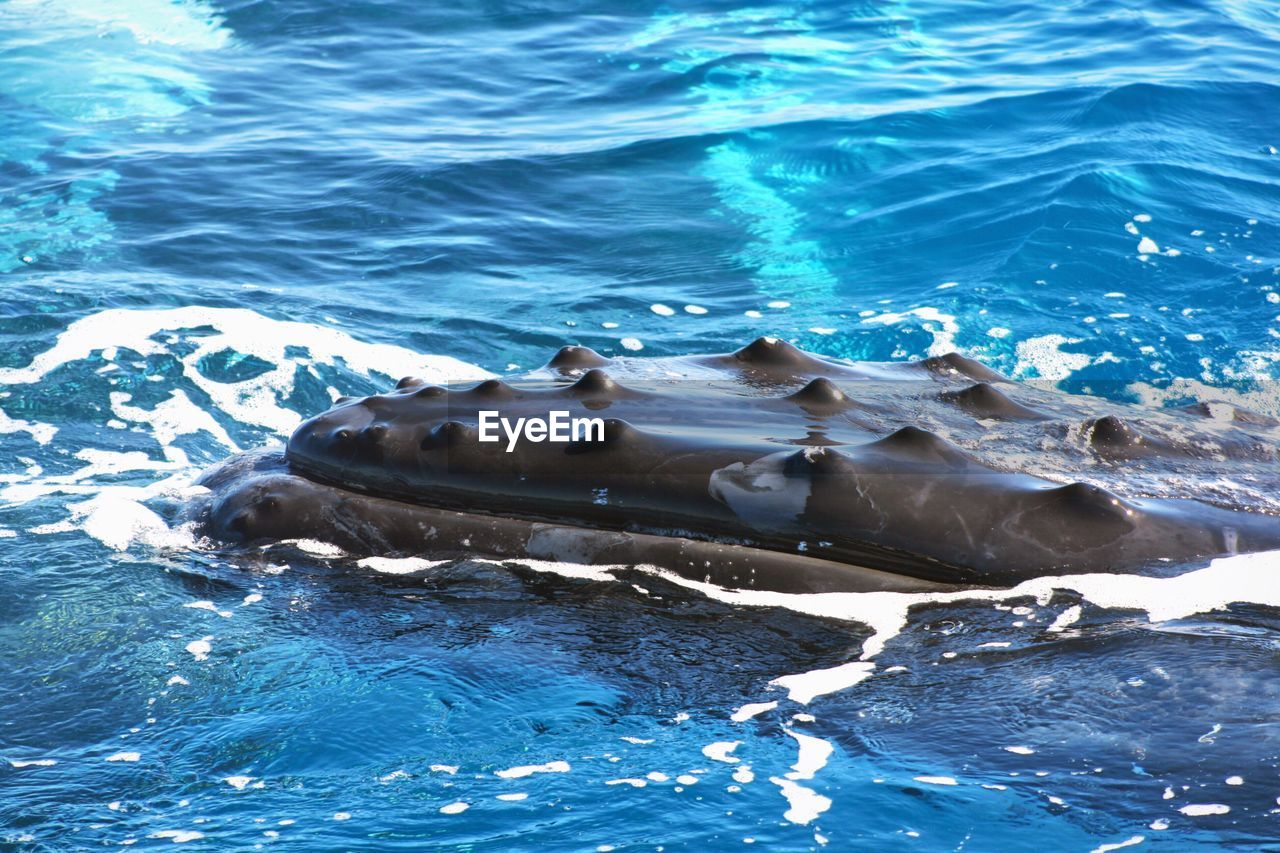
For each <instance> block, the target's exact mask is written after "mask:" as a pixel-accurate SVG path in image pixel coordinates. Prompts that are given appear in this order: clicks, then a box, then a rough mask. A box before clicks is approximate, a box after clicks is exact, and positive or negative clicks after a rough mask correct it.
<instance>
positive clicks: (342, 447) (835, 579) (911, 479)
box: [198, 338, 1280, 591]
mask: <svg viewBox="0 0 1280 853" xmlns="http://www.w3.org/2000/svg"><path fill="white" fill-rule="evenodd" d="M1207 411H1208V409H1204V408H1200V407H1196V406H1194V405H1193V406H1184V407H1183V408H1180V409H1174V408H1167V409H1158V408H1153V407H1142V406H1135V405H1130V404H1125V403H1117V402H1112V401H1109V400H1104V399H1100V398H1097V397H1090V396H1084V395H1073V394H1066V393H1062V392H1060V391H1057V390H1054V389H1053V388H1049V387H1041V386H1038V385H1035V384H1034V383H1023V382H1012V381H1010V380H1008V379H1006V378H1005V377H1003V376H1000V375H999V374H997V373H996V372H995V371H992V370H991V369H990V368H988V367H986V366H984V365H982V364H981V363H979V362H977V361H974V360H972V359H969V358H966V357H963V356H960V355H956V354H950V355H943V356H937V357H932V358H928V359H925V360H923V361H919V362H902V363H873V362H850V361H842V360H835V359H830V358H825V357H823V356H820V355H815V354H812V353H808V352H805V351H803V350H801V349H798V348H797V347H795V346H793V345H792V344H790V343H787V342H785V341H782V340H780V339H777V338H761V339H759V340H757V341H755V342H754V343H751V344H749V345H747V346H745V347H743V348H741V349H739V350H737V351H735V352H732V353H727V354H723V355H710V356H685V357H677V358H635V357H617V358H606V357H604V356H602V355H600V354H598V353H596V352H594V351H592V350H590V349H588V348H586V347H581V346H567V347H564V348H563V349H561V350H560V351H559V352H558V353H556V354H555V356H554V357H552V358H551V359H550V361H548V362H547V364H546V366H545V367H543V368H540V369H538V370H535V371H532V372H530V373H526V374H523V375H519V376H509V377H505V378H504V379H490V380H485V381H483V382H480V383H476V384H468V385H465V386H449V387H444V386H439V385H432V384H429V383H428V382H427V381H425V380H423V379H418V378H414V377H406V378H405V379H402V380H401V381H400V382H399V383H397V384H396V386H395V388H394V389H393V390H390V391H388V392H387V393H384V394H375V395H371V396H368V397H361V398H339V400H338V401H337V402H336V403H335V404H334V406H333V407H332V408H331V409H329V410H328V411H326V412H323V413H321V414H319V415H317V416H315V417H313V418H310V419H309V420H306V421H305V422H303V423H302V424H301V425H300V426H299V427H298V428H297V430H296V431H295V432H294V433H293V436H292V437H291V438H290V440H289V442H288V445H287V447H286V448H285V450H284V451H283V453H279V452H262V453H255V454H247V455H242V456H240V457H235V458H233V459H231V460H228V461H227V462H225V463H223V464H222V465H220V466H217V467H216V468H214V469H212V470H211V471H210V472H207V473H206V475H205V477H204V478H203V483H204V485H206V486H208V487H209V488H210V490H211V492H210V496H209V498H208V500H207V501H206V502H205V503H204V504H203V505H202V506H201V508H200V509H199V511H198V514H199V518H200V520H201V522H202V523H203V525H204V528H205V530H206V531H207V532H208V533H209V534H210V535H211V536H213V537H215V538H218V539H221V540H224V541H228V542H231V543H243V542H261V541H270V540H283V539H299V538H308V539H320V540H325V541H329V542H333V543H334V544H336V545H339V546H340V547H342V548H344V549H346V550H347V551H348V552H350V553H352V554H361V555H372V554H377V555H393V556H394V555H422V556H435V557H440V556H442V555H444V556H465V555H467V554H474V555H481V556H490V557H499V558H503V559H517V558H520V557H528V558H538V559H559V560H565V561H569V562H584V563H597V564H600V563H609V564H617V563H622V564H638V563H646V564H652V565H656V566H658V567H660V568H664V569H667V570H670V571H673V572H677V573H679V574H681V575H684V576H687V577H692V578H695V579H697V580H707V581H711V582H714V583H720V584H724V585H730V586H737V587H746V588H761V589H773V590H780V591H829V590H863V589H893V590H897V589H926V588H933V587H935V586H938V585H951V584H968V585H974V584H977V585H992V584H1006V583H1012V582H1016V581H1018V580H1022V579H1025V578H1028V577H1035V576H1040V575H1047V574H1064V573H1078V572H1096V571H1108V572H1117V571H1160V570H1161V569H1162V567H1163V566H1164V565H1167V564H1171V563H1173V564H1176V563H1178V562H1179V561H1181V562H1186V561H1188V560H1192V559H1199V558H1204V557H1210V556H1215V555H1221V554H1228V553H1235V552H1241V551H1253V550H1262V549H1268V548H1275V547H1280V516H1278V515H1277V512H1280V505H1278V504H1277V502H1276V498H1275V497H1274V496H1276V495H1278V494H1280V492H1277V490H1276V486H1280V462H1278V460H1277V454H1276V443H1275V440H1276V436H1275V435H1273V434H1272V430H1273V429H1275V428H1276V427H1275V422H1274V421H1272V420H1270V419H1268V418H1266V417H1264V416H1254V417H1240V416H1233V417H1230V418H1211V417H1206V415H1205V412H1207ZM495 419H500V420H501V421H502V422H503V423H504V424H506V425H507V426H505V427H504V428H505V429H507V430H508V432H507V433H505V434H503V436H502V440H501V441H493V440H492V439H491V437H490V438H486V431H487V430H489V429H490V428H491V427H492V425H493V424H494V423H496V422H497V420H495ZM548 423H550V424H551V428H550V429H548V426H547V424H548ZM564 423H571V424H574V425H575V427H576V426H578V425H583V426H586V427H587V428H586V429H585V430H578V429H576V428H575V429H573V430H571V431H570V430H559V431H557V430H556V429H555V428H554V427H555V426H556V425H557V424H560V425H563V424H564ZM510 424H518V425H520V428H521V429H522V430H523V432H520V433H518V434H517V433H516V432H513V431H512V430H511V428H510ZM509 436H510V437H511V440H508V437H509ZM1197 484H1201V485H1197ZM1205 484H1208V485H1205Z"/></svg>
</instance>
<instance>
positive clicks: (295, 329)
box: [0, 306, 493, 434]
mask: <svg viewBox="0 0 1280 853" xmlns="http://www.w3.org/2000/svg"><path fill="white" fill-rule="evenodd" d="M204 327H209V328H212V329H214V331H215V333H214V334H207V333H204V332H202V333H201V334H199V335H191V336H186V337H184V338H182V340H183V341H184V342H185V343H187V344H193V345H194V347H193V348H192V351H191V352H189V353H187V354H186V355H184V356H183V357H182V359H181V362H182V373H183V376H184V377H185V378H187V379H188V380H190V381H191V382H192V383H193V384H194V385H195V386H196V387H198V388H199V389H200V390H201V391H203V392H204V393H206V394H208V395H209V397H210V398H212V400H213V401H214V404H215V405H216V406H217V408H218V409H220V410H221V411H222V412H224V413H226V414H227V415H228V416H230V417H231V418H233V419H235V420H237V421H240V422H243V423H250V424H257V425H260V426H264V427H268V428H270V429H273V430H275V431H276V432H278V433H281V434H288V433H289V432H291V431H292V430H293V428H294V427H296V426H297V425H298V423H299V422H300V421H301V419H302V418H301V416H300V415H299V414H298V413H297V412H295V411H293V410H291V409H286V408H284V407H283V406H281V405H280V401H281V400H282V399H283V398H284V397H285V396H286V395H287V394H288V393H289V392H290V391H291V390H292V388H293V381H294V376H295V373H296V372H297V370H298V365H297V363H296V360H295V359H292V358H288V357H287V356H286V351H287V350H288V349H291V348H301V349H305V350H307V352H308V354H309V358H310V361H311V363H312V364H322V365H333V364H335V363H336V362H337V360H338V359H342V360H343V361H344V362H345V363H346V365H347V366H348V367H349V368H351V369H353V370H356V371H359V372H361V373H364V374H366V375H370V376H372V375H382V376H386V377H389V378H392V379H397V378H399V377H401V376H409V375H413V376H421V377H424V378H429V380H430V381H433V382H449V381H464V380H475V379H489V378H491V377H492V376H493V374H491V373H489V372H488V371H486V370H482V369H481V368H479V367H476V366H475V365H473V364H467V363H466V362H462V361H459V360H458V359H456V358H452V357H450V356H437V355H422V354H419V353H415V352H413V351H412V350H409V349H405V348H403V347H398V346H393V345H391V344H371V343H365V342H363V341H359V340H356V339H355V338H353V337H351V336H350V335H348V334H346V333H345V332H342V331H340V330H338V329H334V328H330V327H327V326H318V325H314V324H311V323H302V322H298V321H292V320H274V319H272V318H269V317H264V316H263V315H261V314H259V313H257V312H256V311H251V310H249V309H247V308H208V307H203V306H190V307H185V308H167V309H143V310H133V309H128V308H112V309H108V310H106V311H102V312H100V313H97V314H93V315H90V316H88V317H84V318H81V319H79V320H76V321H75V322H74V323H72V324H71V325H70V326H68V327H67V328H66V330H65V331H63V332H62V333H61V334H59V335H58V338H57V340H56V341H55V343H54V345H53V347H51V348H50V349H48V350H45V351H44V352H42V353H39V354H38V355H37V356H36V357H35V358H34V359H32V361H31V363H30V364H29V365H27V366H26V367H17V368H0V382H2V383H7V384H11V385H16V384H30V383H33V382H38V381H40V380H41V379H43V378H44V377H46V376H48V375H49V374H50V373H51V372H52V371H54V370H56V369H57V368H59V367H61V366H63V365H65V364H69V363H71V362H73V361H80V360H84V359H87V358H88V357H89V356H90V355H92V354H93V353H94V352H100V351H102V350H105V349H108V348H111V347H117V348H127V349H131V350H134V351H136V352H138V353H140V354H141V355H143V356H148V355H160V354H163V353H165V352H166V351H168V348H169V347H170V346H171V345H170V344H164V343H160V342H158V341H156V340H155V337H156V336H157V335H159V334H160V333H161V332H178V331H183V330H195V329H202V328H204ZM223 350H232V351H234V352H236V353H238V354H240V355H242V356H253V357H256V358H260V359H262V360H264V361H266V362H267V363H269V364H272V365H274V367H273V368H272V369H271V370H268V371H266V372H265V373H263V374H261V375H259V376H256V377H253V378H250V379H245V380H243V381H240V382H220V381H217V380H213V379H210V378H208V377H206V376H205V375H204V374H203V373H201V372H200V369H199V365H200V362H201V361H202V360H203V359H205V358H206V357H208V356H211V355H214V354H216V353H219V352H221V351H223ZM188 402H189V401H188ZM180 407H181V404H180V403H179V404H175V406H174V411H175V412H176V411H177V410H178V408H180ZM165 414H166V416H168V415H169V414H170V413H169V412H168V411H166V413H165Z"/></svg>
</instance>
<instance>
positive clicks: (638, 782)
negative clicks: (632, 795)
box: [605, 778, 649, 788]
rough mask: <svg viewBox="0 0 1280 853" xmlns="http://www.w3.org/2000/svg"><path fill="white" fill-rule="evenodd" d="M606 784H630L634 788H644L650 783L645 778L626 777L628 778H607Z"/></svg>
mask: <svg viewBox="0 0 1280 853" xmlns="http://www.w3.org/2000/svg"><path fill="white" fill-rule="evenodd" d="M605 784H606V785H630V786H631V787H633V788H643V787H645V786H646V785H648V784H649V783H648V782H646V781H645V780H644V779H633V778H626V779H607V780H605Z"/></svg>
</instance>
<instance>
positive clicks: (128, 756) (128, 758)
mask: <svg viewBox="0 0 1280 853" xmlns="http://www.w3.org/2000/svg"><path fill="white" fill-rule="evenodd" d="M103 760H104V761H116V762H120V761H123V762H125V763H133V762H136V761H140V760H142V754H141V753H138V752H117V753H115V754H114V755H108V756H107V757H106V758H105V759H103Z"/></svg>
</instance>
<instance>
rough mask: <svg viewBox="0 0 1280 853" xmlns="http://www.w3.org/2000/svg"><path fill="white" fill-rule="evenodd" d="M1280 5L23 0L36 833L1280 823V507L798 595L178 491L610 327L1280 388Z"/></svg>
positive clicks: (1153, 389)
mask: <svg viewBox="0 0 1280 853" xmlns="http://www.w3.org/2000/svg"><path fill="white" fill-rule="evenodd" d="M1277 56H1280V9H1278V8H1277V7H1276V5H1275V4H1273V3H1268V2H1261V0H1259V1H1258V2H1249V0H1195V1H1194V2H1192V1H1191V0H1162V2H1136V0H1126V1H1125V2H1121V0H1075V2H1066V3H1054V4H1046V3H1029V2H1008V3H972V2H961V0H919V1H918V2H917V1H916V0H884V2H843V3H841V2H826V0H820V1H819V2H812V3H796V4H785V3H743V2H733V3H728V2H723V3H720V2H708V1H707V0H703V2H691V3H681V4H669V5H668V4H662V3H656V2H654V3H651V2H645V0H638V2H626V3H623V2H617V0H612V1H611V2H586V3H576V4H570V3H561V2H556V0H545V2H542V1H541V0H540V1H539V2H533V0H530V1H529V2H501V0H476V2H470V3H455V2H439V3H425V4H424V3H413V2H408V0H379V2H361V3H352V2H341V3H339V2H331V1H330V0H291V2H270V0H253V1H252V2H249V0H227V2H220V0H185V2H184V1H183V0H6V2H3V3H0V175H2V178H0V286H2V287H3V295H2V296H0V339H2V340H3V342H4V343H3V347H2V348H0V383H3V388H0V410H2V411H0V446H2V447H3V448H4V450H5V452H4V453H3V454H2V456H0V606H2V608H3V610H2V613H3V615H0V843H3V844H5V845H17V846H24V845H29V846H31V847H33V848H37V849H67V848H82V847H97V846H104V845H105V846H117V845H129V846H134V847H138V848H155V847H162V848H167V847H169V846H170V845H172V844H174V843H181V844H191V845H196V846H201V845H204V846H208V847H218V848H222V847H227V848H236V849H246V848H254V847H257V846H259V845H261V846H264V847H265V846H273V847H280V846H285V847H290V848H296V849H327V848H365V847H374V846H377V847H403V848H421V847H427V846H442V847H449V848H458V849H477V848H481V849H534V848H537V849H557V850H558V849H565V850H596V849H609V848H613V849H618V850H622V849H665V850H684V849H688V850H706V849H716V850H719V849H739V848H744V847H745V846H749V845H752V844H755V845H763V846H766V847H776V848H783V849H808V848H829V849H837V850H840V849H874V850H881V849H884V850H897V849H903V850H943V849H946V850H959V849H964V850H1030V849H1063V850H1082V851H1083V850H1093V849H1115V848H1114V847H1111V848H1108V847H1106V846H1105V845H1121V844H1129V845H1132V846H1134V847H1137V848H1139V849H1141V848H1146V847H1152V846H1156V847H1164V848H1166V849H1170V850H1188V849H1197V848H1204V849H1221V848H1223V847H1260V846H1263V847H1265V846H1266V845H1268V844H1274V843H1276V839H1277V838H1280V815H1278V813H1277V797H1278V796H1280V724H1278V723H1277V720H1280V687H1278V686H1277V684H1278V683H1280V682H1278V681H1277V679H1276V678H1275V671H1276V665H1277V648H1278V647H1280V610H1277V605H1280V600H1277V598H1278V597H1280V592H1278V590H1280V582H1276V581H1272V580H1270V577H1272V576H1273V575H1274V572H1273V571H1272V570H1273V569H1277V570H1280V558H1275V557H1271V558H1266V557H1264V558H1259V559H1255V560H1252V561H1250V562H1245V563H1242V562H1240V560H1239V559H1237V560H1234V561H1233V560H1224V561H1219V562H1218V563H1215V564H1213V565H1198V566H1191V567H1187V568H1188V570H1189V571H1191V572H1196V573H1198V574H1195V575H1194V576H1192V582H1189V583H1184V584H1182V585H1179V586H1174V585H1164V586H1160V585H1142V584H1128V585H1126V584H1125V583H1123V582H1121V581H1119V580H1117V581H1116V582H1115V583H1112V584H1110V585H1107V584H1102V585H1099V586H1094V587H1088V588H1081V589H1075V590H1072V589H1065V590H1063V591H1062V592H1059V593H1057V594H1053V593H1052V592H1051V591H1049V592H1045V591H1041V592H1040V593H1038V594H1027V593H1026V591H1024V592H1023V593H1022V594H1021V595H1013V596H1009V597H1007V598H1002V597H1000V596H996V597H995V598H994V599H992V598H987V599H982V598H979V599H976V600H968V599H965V598H963V597H958V598H948V599H946V600H931V599H928V598H927V597H922V598H919V599H912V600H910V601H905V602H904V601H900V600H896V599H895V600H888V599H877V598H874V597H872V598H867V597H858V596H850V597H844V598H833V599H824V600H821V601H813V600H799V599H787V598H785V597H775V598H771V599H768V600H754V599H744V598H743V597H741V596H735V595H733V594H731V593H722V592H718V591H714V590H705V589H698V588H690V587H688V586H682V585H677V584H675V583H673V582H672V581H670V580H669V579H663V578H658V577H654V576H652V575H649V574H645V573H643V572H640V571H632V572H626V571H623V572H619V573H618V574H617V576H616V577H606V578H601V577H598V576H595V575H591V574H585V575H584V574H582V573H578V575H579V576H575V572H574V571H573V570H572V568H571V567H565V566H546V565H536V564H535V565H530V566H527V567H519V566H497V565H493V564H490V563H484V562H481V561H466V562H463V563H460V564H457V565H453V566H448V567H443V568H442V569H441V570H439V571H438V572H436V573H434V574H432V575H430V576H429V577H428V578H426V579H425V580H424V579H423V578H421V577H418V576H408V575H404V576H401V575H395V574H389V573H386V572H377V571H372V570H370V569H368V568H367V567H360V566H358V565H355V564H353V563H352V562H351V561H348V560H344V559H342V558H340V557H333V556H329V555H326V554H324V553H317V550H318V549H317V548H316V547H314V546H308V545H306V543H304V545H303V546H298V547H284V548H276V549H271V550H269V551H265V552H263V553H261V554H253V555H241V556H239V557H236V558H234V559H229V558H227V557H225V556H220V555H218V554H216V553H215V552H213V551H212V550H210V549H208V548H207V547H204V546H202V544H201V543H199V542H194V541H192V540H191V539H190V537H189V535H186V534H185V533H184V532H183V531H182V530H181V529H179V528H177V527H176V526H173V525H172V524H171V522H172V520H173V519H174V518H175V515H174V508H175V507H176V506H177V505H179V504H180V503H181V501H182V497H183V494H184V488H185V486H186V484H188V483H189V482H190V480H191V478H192V476H193V475H194V473H195V472H197V471H198V470H199V469H200V468H202V467H203V466H205V465H208V464H211V463H213V462H215V461H217V460H219V459H221V458H224V457H225V456H226V455H228V454H229V453H231V452H233V451H235V450H238V449H247V448H252V447H257V446H261V445H265V444H268V443H271V442H274V441H279V440H280V439H281V437H282V436H284V435H287V434H288V432H289V430H290V429H291V427H292V426H293V425H294V424H296V423H297V420H298V418H299V417H300V416H302V415H305V414H310V413H312V412H315V411H317V410H319V409H321V408H323V407H324V406H326V405H327V404H328V402H329V400H330V399H331V398H332V396H333V395H334V394H335V393H367V392H370V391H373V390H374V389H377V388H382V387H385V386H386V385H387V383H388V382H389V381H393V380H394V379H395V378H397V377H398V376H400V375H402V374H404V373H412V372H416V371H419V370H425V371H440V372H449V373H451V374H452V375H457V376H465V375H478V374H479V373H480V372H481V371H489V372H493V373H505V372H508V371H513V370H518V369H527V368H530V367H533V366H536V365H538V364H540V363H542V362H543V361H544V360H545V359H546V357H547V356H548V354H549V353H550V352H551V351H552V350H553V349H554V348H555V347H558V346H560V345H561V344H564V343H581V344H586V345H589V346H591V347H593V348H595V349H597V350H599V351H600V352H602V353H605V354H620V353H625V354H633V355H673V354H684V353H692V352H707V351H723V350H727V349H731V348H735V347H737V346H739V345H741V344H742V343H745V342H746V341H748V340H750V339H751V338H754V337H756V336H758V335H761V334H774V335H780V336H782V337H785V338H787V339H789V340H793V341H795V342H796V343H798V344H801V345H803V346H805V347H807V348H809V349H812V350H815V351H818V352H821V353H825V354H828V355H832V356H841V357H850V358H858V359H880V360H887V359H899V358H908V357H919V356H922V355H926V354H937V353H942V352H946V351H949V350H952V349H959V350H961V351H963V352H965V353H967V354H970V355H973V356H975V357H978V358H981V359H982V360H984V361H985V362H987V363H988V364H990V365H992V366H993V367H995V368H997V369H999V370H1001V371H1003V372H1005V373H1006V374H1009V375H1011V376H1014V377H1018V378H1025V379H1036V378H1039V379H1044V380H1049V381H1054V382H1062V383H1064V385H1065V386H1066V387H1088V388H1091V389H1093V390H1102V391H1103V392H1105V393H1109V394H1113V395H1116V396H1126V397H1130V398H1141V399H1146V400H1148V401H1152V402H1156V403H1163V402H1176V401H1178V400H1179V399H1183V398H1184V397H1185V395H1187V394H1192V395H1198V396H1206V395H1207V396H1215V397H1224V396H1226V397H1231V396H1232V395H1234V398H1238V399H1242V400H1246V401H1248V402H1249V404H1250V405H1252V406H1254V407H1255V408H1263V409H1267V408H1268V407H1270V409H1271V410H1272V411H1273V412H1274V411H1275V410H1276V405H1275V403H1276V401H1275V399H1274V394H1273V389H1272V387H1271V383H1270V380H1271V379H1273V378H1274V376H1275V374H1276V372H1277V371H1280V366H1278V365H1277V362H1278V361H1280V340H1278V339H1280V290H1277V285H1280V248H1278V243H1277V239H1278V238H1280V186H1278V183H1280V151H1278V149H1280V75H1278V73H1277V71H1276V65H1277V63H1276V58H1277ZM442 356H450V357H453V358H455V359H457V360H458V361H457V362H452V361H445V360H443V359H441V358H439V357H442ZM1174 380H1181V381H1180V382H1175V381H1174ZM1179 395H1183V396H1181V397H1180V396H1179ZM1197 579H1199V580H1197ZM869 643H870V644H871V646H872V647H871V648H869V647H868V644H869ZM864 657H865V660H863V658H864ZM864 664H865V666H868V667H871V669H869V670H864V669H860V668H859V667H860V666H863V665H864ZM836 668H840V669H836ZM829 669H834V673H829V674H828V678H827V686H828V687H830V690H829V691H828V692H819V693H818V694H817V695H814V696H812V697H809V696H807V695H806V693H805V691H804V690H796V689H792V690H788V689H787V686H788V684H789V683H790V682H787V681H785V680H784V681H783V682H781V684H772V683H771V682H773V681H774V680H775V679H777V678H779V677H782V678H784V679H785V677H787V676H796V675H800V674H803V673H813V672H817V671H821V670H829ZM863 676H865V678H863V679H862V680H859V678H861V677H863ZM811 680H812V679H811ZM804 683H808V682H804ZM806 700H807V701H806ZM775 702H776V703H777V704H776V705H774V706H770V707H763V706H762V705H761V703H775ZM744 706H745V708H744ZM740 709H741V710H740ZM513 768H515V770H514V772H510V771H512V769H513ZM521 768H523V769H521ZM521 795H523V796H521Z"/></svg>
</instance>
